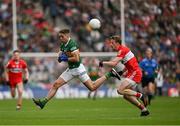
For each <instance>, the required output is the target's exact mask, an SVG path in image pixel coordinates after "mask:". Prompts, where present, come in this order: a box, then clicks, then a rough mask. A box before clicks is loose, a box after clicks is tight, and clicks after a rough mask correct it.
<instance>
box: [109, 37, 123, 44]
mask: <svg viewBox="0 0 180 126" xmlns="http://www.w3.org/2000/svg"><path fill="white" fill-rule="evenodd" d="M109 39H113V40H115V41H116V42H118V43H119V44H121V43H122V41H121V37H120V36H119V35H113V36H111V37H110V38H109Z"/></svg>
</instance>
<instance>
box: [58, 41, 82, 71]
mask: <svg viewBox="0 0 180 126" xmlns="http://www.w3.org/2000/svg"><path fill="white" fill-rule="evenodd" d="M78 49H79V47H78V45H77V43H76V41H75V40H73V39H70V40H69V41H68V42H67V43H66V44H64V43H62V44H61V45H60V50H61V51H62V52H64V53H65V54H66V55H67V56H68V57H71V56H72V52H73V51H75V50H78ZM80 64H81V59H80V60H79V61H78V62H70V61H68V65H69V69H73V68H77V67H79V65H80Z"/></svg>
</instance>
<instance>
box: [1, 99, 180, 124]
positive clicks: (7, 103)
mask: <svg viewBox="0 0 180 126" xmlns="http://www.w3.org/2000/svg"><path fill="white" fill-rule="evenodd" d="M15 104H16V100H0V125H121V124H122V125H150V124H151V125H180V98H168V97H156V98H155V99H154V100H153V101H152V105H151V106H149V107H148V108H149V110H150V112H151V114H150V116H148V117H140V116H139V115H140V110H138V109H137V108H135V107H134V106H133V105H131V104H129V103H128V102H126V101H125V100H123V99H122V98H103V99H97V100H92V99H54V100H52V101H50V102H49V103H48V104H47V105H46V106H45V108H44V109H43V110H40V109H38V108H37V107H36V106H35V105H34V104H33V102H32V100H24V101H23V108H22V110H20V111H16V110H15Z"/></svg>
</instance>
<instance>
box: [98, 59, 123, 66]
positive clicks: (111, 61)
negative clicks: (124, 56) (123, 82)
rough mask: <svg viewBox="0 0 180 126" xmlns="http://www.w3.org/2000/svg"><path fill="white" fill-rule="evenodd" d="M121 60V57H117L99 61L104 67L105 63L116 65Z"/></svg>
mask: <svg viewBox="0 0 180 126" xmlns="http://www.w3.org/2000/svg"><path fill="white" fill-rule="evenodd" d="M120 61H121V58H120V57H115V58H114V59H112V60H110V61H101V62H100V63H99V66H100V67H102V66H104V65H107V66H111V67H115V66H116V65H117V64H118V63H119V62H120Z"/></svg>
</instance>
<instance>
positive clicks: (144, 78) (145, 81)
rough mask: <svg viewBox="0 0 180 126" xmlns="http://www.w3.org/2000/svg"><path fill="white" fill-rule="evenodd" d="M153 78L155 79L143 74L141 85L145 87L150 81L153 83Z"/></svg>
mask: <svg viewBox="0 0 180 126" xmlns="http://www.w3.org/2000/svg"><path fill="white" fill-rule="evenodd" d="M154 80H155V78H154V77H150V78H149V77H148V78H147V77H145V76H143V77H142V87H146V86H148V84H149V83H150V82H152V83H154Z"/></svg>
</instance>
